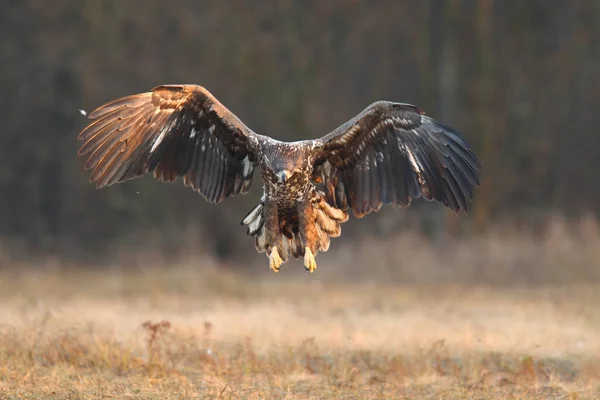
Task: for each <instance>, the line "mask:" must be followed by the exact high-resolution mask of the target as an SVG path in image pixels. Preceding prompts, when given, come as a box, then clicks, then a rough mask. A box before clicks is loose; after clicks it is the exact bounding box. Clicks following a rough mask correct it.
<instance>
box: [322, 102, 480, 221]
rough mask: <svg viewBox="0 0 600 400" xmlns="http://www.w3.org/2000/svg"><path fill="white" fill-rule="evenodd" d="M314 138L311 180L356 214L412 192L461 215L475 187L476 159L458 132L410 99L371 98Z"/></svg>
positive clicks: (405, 199) (399, 201)
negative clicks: (316, 180) (315, 155)
mask: <svg viewBox="0 0 600 400" xmlns="http://www.w3.org/2000/svg"><path fill="white" fill-rule="evenodd" d="M317 142H318V146H317V151H318V152H319V155H318V159H317V161H316V168H315V176H314V178H317V177H318V178H319V180H320V181H322V182H323V185H324V187H325V189H326V193H327V196H328V201H329V202H330V203H331V204H332V205H336V206H337V207H339V208H341V209H344V210H345V209H347V208H348V207H350V208H352V210H353V211H354V214H355V215H356V216H357V217H362V216H363V215H365V214H368V213H370V212H372V211H377V210H379V208H380V207H381V205H382V204H384V203H387V204H390V203H391V204H394V205H400V206H403V207H407V206H409V205H410V202H411V199H413V198H418V197H423V198H425V199H427V200H437V201H439V202H441V203H442V204H444V205H446V206H447V207H449V208H451V209H452V210H453V211H454V212H456V213H459V212H461V211H463V212H465V213H466V212H467V211H468V208H469V201H470V200H472V199H473V190H474V187H475V186H478V185H479V175H478V171H479V170H480V169H481V165H480V163H479V160H478V159H477V157H476V156H475V154H474V153H473V152H472V151H471V149H470V146H469V143H467V140H466V139H465V138H464V137H463V135H462V134H461V133H459V132H458V131H456V130H454V129H452V128H450V127H449V126H446V125H444V124H442V123H440V122H437V121H435V120H433V119H432V118H430V117H427V116H425V115H424V113H423V111H421V110H420V109H419V108H417V107H415V106H412V105H410V104H402V103H392V102H385V101H380V102H376V103H373V104H371V105H370V106H369V107H367V108H366V109H365V110H363V111H362V112H361V113H360V114H358V115H357V116H356V117H354V118H353V119H351V120H350V121H348V122H346V123H345V124H344V125H342V126H340V127H339V128H337V129H336V130H334V131H333V132H331V133H330V134H328V135H326V136H324V137H323V138H321V139H318V140H317Z"/></svg>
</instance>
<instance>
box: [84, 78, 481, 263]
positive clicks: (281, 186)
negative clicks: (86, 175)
mask: <svg viewBox="0 0 600 400" xmlns="http://www.w3.org/2000/svg"><path fill="white" fill-rule="evenodd" d="M89 118H91V119H92V120H93V121H92V122H90V123H89V125H87V126H86V127H85V128H84V129H83V130H82V131H81V133H80V134H79V139H80V140H82V141H83V145H82V146H81V148H80V149H79V153H78V154H79V155H80V156H87V162H86V164H85V169H86V170H87V169H90V170H91V177H90V182H96V187H97V188H101V187H104V186H109V185H112V184H114V183H119V182H123V181H126V180H129V179H132V178H135V177H138V176H141V175H144V174H147V173H151V172H152V173H153V174H154V176H155V177H156V178H157V179H159V180H160V181H162V182H173V181H175V180H176V179H177V178H178V177H181V176H182V177H183V182H184V184H185V185H186V186H191V187H192V188H193V189H194V190H196V191H198V192H199V193H200V194H201V195H202V196H203V197H204V198H205V199H206V200H208V201H209V202H211V203H214V204H216V203H219V202H221V201H222V200H223V199H225V198H227V197H230V196H235V195H238V194H243V193H246V192H247V191H248V190H249V189H250V185H251V183H252V177H253V173H254V169H255V168H256V167H260V171H261V178H262V180H263V195H262V198H261V199H260V202H259V204H258V205H257V206H256V207H254V208H253V209H252V210H251V211H250V212H249V213H248V215H247V216H246V217H245V218H244V219H243V221H242V222H241V223H242V225H244V226H246V227H247V233H248V235H250V236H253V237H254V241H255V246H256V250H257V251H258V252H265V253H266V254H267V256H268V257H269V261H270V267H271V269H272V270H273V271H278V270H279V268H280V266H281V264H282V263H284V262H286V261H288V260H289V258H290V257H294V258H295V259H298V258H300V257H304V266H305V268H306V269H307V270H308V271H310V272H313V271H314V270H315V268H316V267H317V264H316V262H315V258H314V256H315V255H316V254H317V253H318V252H319V251H327V249H328V248H329V241H330V237H337V236H339V235H340V233H341V230H340V224H341V223H343V222H345V221H347V220H348V209H352V211H353V212H354V215H355V216H356V217H358V218H361V217H363V216H364V215H366V214H369V213H370V212H372V211H378V210H379V209H380V207H381V205H382V204H384V203H385V204H392V205H394V206H401V207H408V206H409V205H410V202H411V199H413V198H418V197H423V198H424V199H426V200H430V201H431V200H436V201H438V202H440V203H442V204H444V205H445V206H446V207H448V208H450V209H452V210H453V211H454V212H456V213H460V212H461V211H462V212H465V213H466V212H467V209H468V203H469V201H470V200H472V199H473V190H474V188H475V187H476V186H478V185H479V177H478V171H479V170H480V169H481V166H480V163H479V161H478V159H477V157H476V156H475V154H473V152H472V151H471V149H470V146H469V144H468V143H467V141H466V139H465V138H464V137H463V135H462V134H461V133H459V132H458V131H456V130H454V129H452V128H450V127H449V126H447V125H444V124H442V123H440V122H437V121H435V120H434V119H432V118H430V117H428V116H425V115H424V112H423V111H422V110H420V109H419V108H418V107H415V106H413V105H410V104H403V103H394V102H389V101H378V102H375V103H373V104H371V105H369V106H368V107H367V108H365V109H364V110H363V111H362V112H361V113H360V114H358V115H357V116H355V117H354V118H352V119H351V120H349V121H348V122H346V123H344V124H343V125H341V126H339V127H338V128H337V129H335V130H334V131H332V132H331V133H329V134H328V135H326V136H324V137H322V138H320V139H315V140H302V141H298V142H281V141H279V140H275V139H273V138H270V137H268V136H263V135H259V134H257V133H255V132H254V131H252V130H251V129H250V128H248V127H247V126H246V125H245V124H244V123H243V122H242V121H240V119H239V118H237V117H236V116H235V115H234V114H233V113H232V112H231V111H229V110H228V109H227V108H226V107H225V106H223V104H221V103H220V102H219V101H218V100H217V99H216V98H215V97H214V96H213V95H212V94H211V93H210V92H209V91H208V90H206V89H205V88H203V87H201V86H197V85H163V86H157V87H155V88H153V89H152V91H150V92H146V93H139V94H134V95H131V96H127V97H123V98H120V99H116V100H113V101H111V102H109V103H106V104H104V105H102V106H100V107H99V108H97V109H96V110H95V111H93V112H92V113H90V115H89Z"/></svg>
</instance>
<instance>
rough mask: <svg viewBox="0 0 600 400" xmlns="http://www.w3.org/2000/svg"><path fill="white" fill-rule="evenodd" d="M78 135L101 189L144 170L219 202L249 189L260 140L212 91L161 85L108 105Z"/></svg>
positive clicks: (82, 151) (92, 176)
mask: <svg viewBox="0 0 600 400" xmlns="http://www.w3.org/2000/svg"><path fill="white" fill-rule="evenodd" d="M89 118H90V119H92V120H93V121H92V122H91V123H90V124H89V125H87V126H86V127H85V128H84V129H83V130H82V131H81V133H80V134H79V139H80V140H82V141H83V144H82V146H81V148H80V149H79V155H81V156H87V162H86V164H85V168H86V169H91V170H92V172H91V176H90V181H91V182H96V187H98V188H101V187H104V186H109V185H112V184H114V183H119V182H123V181H126V180H129V179H132V178H135V177H138V176H141V175H144V174H147V173H151V172H152V173H153V174H154V176H155V177H156V178H157V179H159V180H160V181H162V182H173V181H175V180H176V179H177V178H178V177H180V176H183V180H184V183H185V185H187V186H191V187H192V188H193V189H195V190H196V191H198V192H200V193H201V194H202V195H203V196H204V197H205V198H206V199H207V200H208V201H210V202H213V203H218V202H220V201H222V200H223V199H225V198H226V197H229V196H233V195H237V194H239V193H244V192H246V191H248V189H249V188H250V185H251V183H252V176H253V172H254V168H255V166H256V154H255V151H254V150H253V148H252V146H251V144H250V137H251V136H252V135H255V134H254V133H253V132H252V131H251V130H250V129H249V128H248V127H247V126H246V125H244V124H243V123H242V122H241V121H240V120H239V119H238V118H237V117H236V116H235V115H234V114H233V113H231V112H230V111H229V110H228V109H227V108H225V107H224V106H223V105H222V104H221V103H220V102H219V101H218V100H217V99H216V98H215V97H214V96H213V95H212V94H211V93H210V92H209V91H208V90H206V89H205V88H203V87H201V86H196V85H163V86H157V87H155V88H153V89H152V91H151V92H146V93H139V94H134V95H131V96H127V97H123V98H120V99H116V100H113V101H111V102H108V103H106V104H104V105H102V106H100V107H99V108H97V109H96V110H94V111H93V112H92V113H90V115H89Z"/></svg>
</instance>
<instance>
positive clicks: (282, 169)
mask: <svg viewBox="0 0 600 400" xmlns="http://www.w3.org/2000/svg"><path fill="white" fill-rule="evenodd" d="M269 164H270V165H269V170H270V172H271V174H272V175H273V177H274V178H275V180H276V181H277V182H279V183H286V182H287V181H288V180H289V179H290V178H291V177H292V176H294V175H295V174H306V168H307V166H308V165H309V162H308V160H307V158H306V156H305V154H304V152H302V151H299V149H295V148H293V147H288V148H286V149H284V151H282V152H281V153H280V154H278V156H277V157H274V158H273V159H272V160H271V162H270V163H269Z"/></svg>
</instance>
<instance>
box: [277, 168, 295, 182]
mask: <svg viewBox="0 0 600 400" xmlns="http://www.w3.org/2000/svg"><path fill="white" fill-rule="evenodd" d="M291 175H292V172H291V171H288V170H287V169H284V170H282V171H279V172H278V173H277V177H278V178H279V180H280V181H281V182H284V183H285V181H287V180H288V179H289V178H290V176H291Z"/></svg>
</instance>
